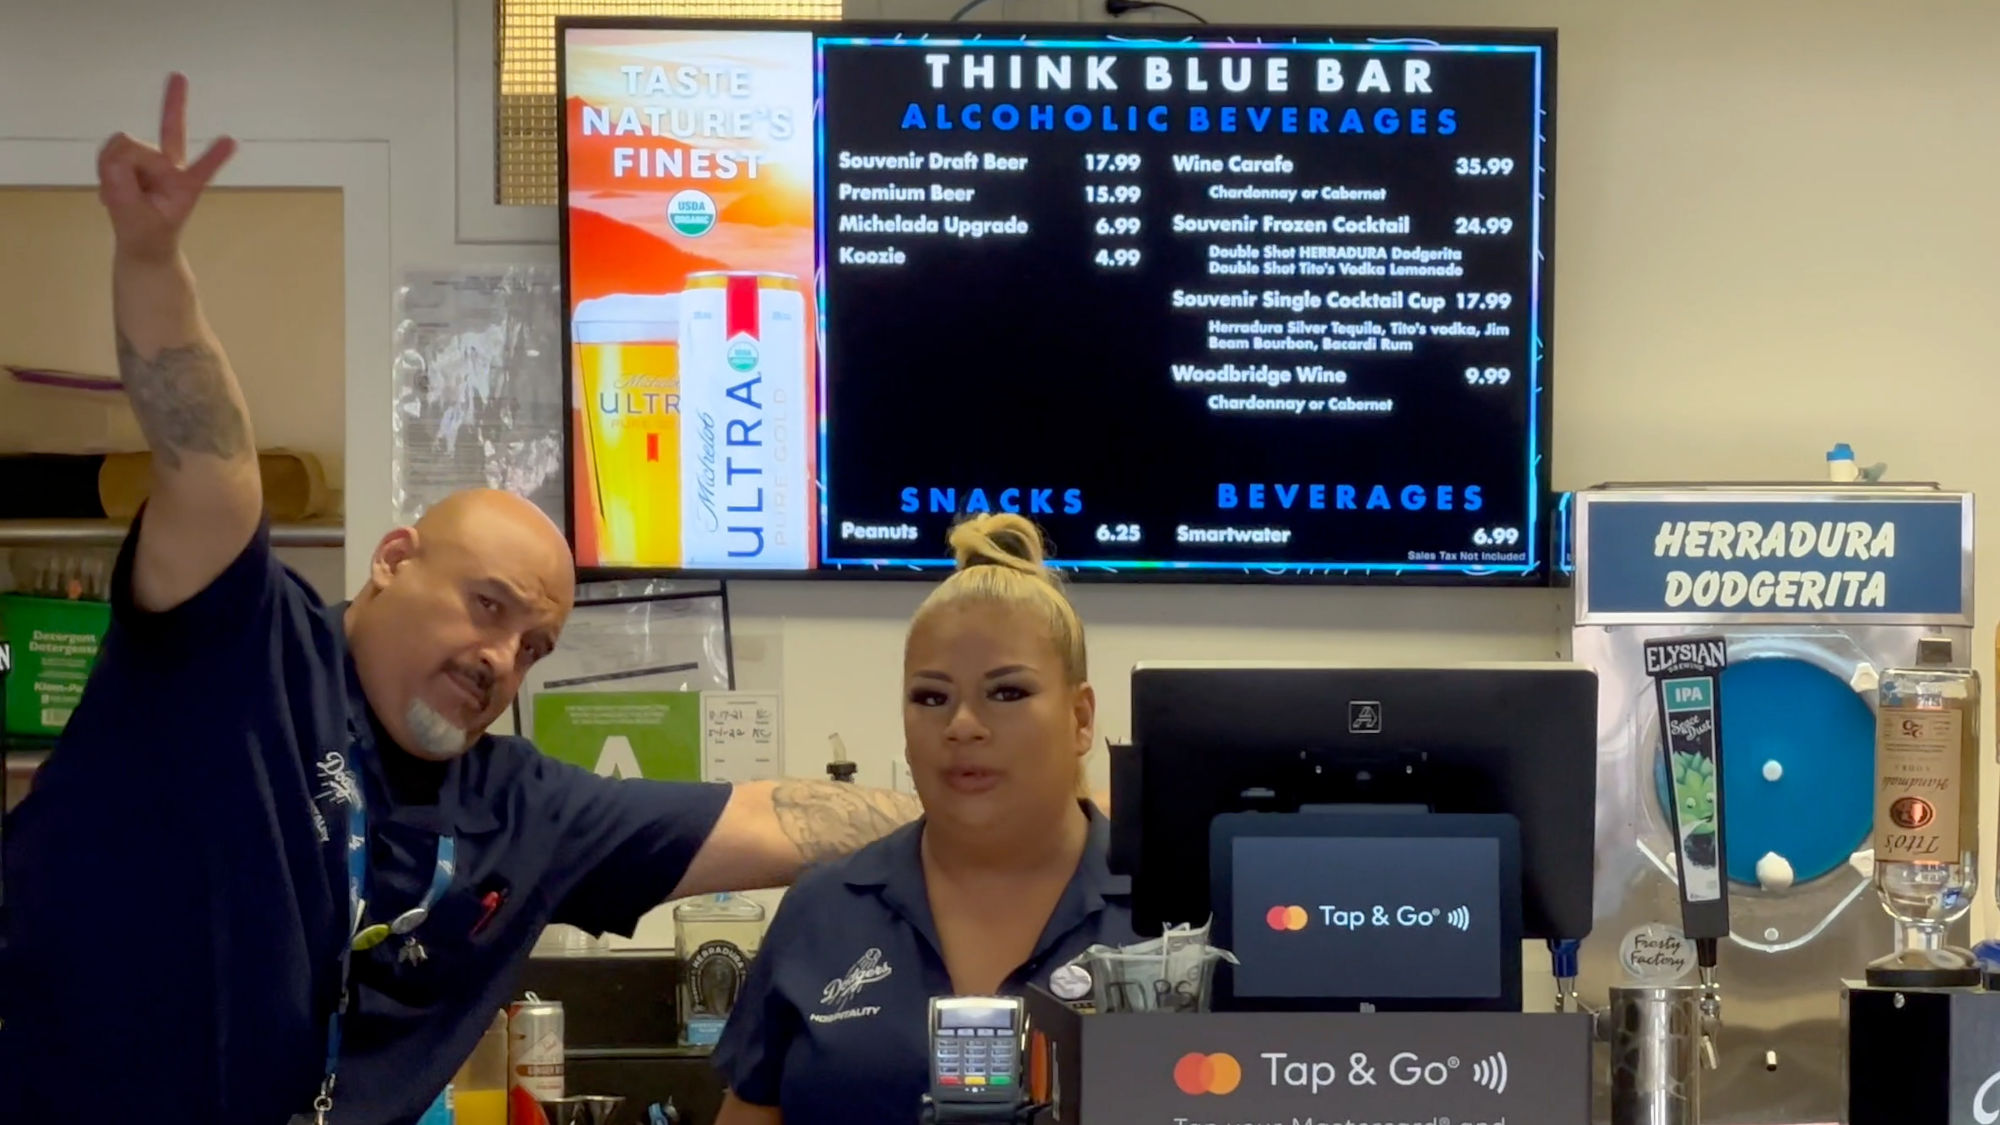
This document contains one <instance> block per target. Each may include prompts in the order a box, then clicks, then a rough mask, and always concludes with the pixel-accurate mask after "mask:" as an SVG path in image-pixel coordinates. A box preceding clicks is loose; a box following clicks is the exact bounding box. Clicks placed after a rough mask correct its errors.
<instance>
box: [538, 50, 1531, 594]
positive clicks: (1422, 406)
mask: <svg viewBox="0 0 2000 1125" xmlns="http://www.w3.org/2000/svg"><path fill="white" fill-rule="evenodd" d="M1132 31H1133V29H1132V28H1125V27H1120V28H1116V29H1110V28H1103V27H1091V26H1085V25H1077V26H1072V27H1068V28H1061V29H1050V30H1046V31H1029V32H1025V33H1024V32H1022V31H1020V30H1018V29H1017V28H1016V27H1015V26H1014V25H1006V26H1004V27H995V26H986V27H978V26H972V25H931V26H890V25H875V24H855V23H848V24H821V25H808V24H771V23H765V24H728V25H725V24H714V23H689V22H635V21H632V20H607V19H577V20H566V21H563V22H562V24H561V25H560V28H559V40H560V49H561V55H562V58H561V65H560V68H559V69H560V73H561V76H562V100H563V105H564V112H563V127H562V161H561V162H562V169H563V177H564V179H563V201H564V205H563V219H564V231H563V259H564V276H565V286H566V293H565V301H566V311H567V324H566V329H567V332H568V342H567V344H568V346H567V348H566V352H567V363H568V381H569V390H568V395H569V404H570V408H571V410H570V414H571V418H570V429H571V432H570V437H569V443H568V445H569V469H570V481H571V490H570V506H571V513H570V514H571V520H570V527H571V534H572V537H573V540H574V546H575V549H576V554H577V559H578V562H579V563H580V564H581V565H582V566H583V567H585V568H586V569H587V570H595V571H600V572H601V571H608V570H643V571H653V572H662V573H682V574H713V575H730V574H736V575H750V574H763V575H771V574H789V575H798V574H806V573H827V572H837V573H847V574H863V575H895V574H904V575H908V574H923V573H926V572H931V573H934V572H935V571H936V570H937V569H939V568H943V567H946V566H949V565H950V561H949V559H948V558H947V556H946V534H947V531H948V529H949V528H950V526H951V525H952V523H953V522H954V521H956V520H958V519H961V518H963V517H964V516H966V515H967V514H969V513H979V512H988V511H1007V512H1019V513H1021V514H1023V515H1025V516H1028V517H1029V518H1031V519H1033V520H1034V521H1035V522H1036V523H1037V524H1039V525H1040V526H1041V527H1042V528H1043V529H1044V531H1045V532H1046V533H1047V534H1048V536H1049V538H1050V541H1051V543H1052V546H1053V548H1054V552H1055V557H1056V561H1057V562H1058V563H1059V564H1060V565H1062V566H1064V567H1065V568H1067V569H1068V570H1069V571H1070V572H1071V573H1072V574H1074V575H1077V576H1080V577H1084V578H1127V579H1132V578H1138V579H1145V578H1155V579H1158V578H1166V579H1176V580H1188V579H1201V578H1211V579H1214V578H1220V579H1229V580H1237V581H1244V580H1249V581H1284V580H1305V581H1398V580H1400V581H1419V582H1479V583H1533V582H1538V581H1544V580H1546V573H1547V559H1546V557H1545V556H1546V544H1545V540H1546V538H1547V537H1546V534H1545V533H1544V530H1543V525H1544V524H1545V522H1546V520H1545V507H1546V501H1547V496H1548V407H1549V383H1550V370H1549V327H1550V308H1549V296H1550V285H1549V277H1548V265H1549V258H1550V252H1551V247H1552V233H1551V213H1550V193H1551V186H1552V183H1553V179H1552V175H1551V172H1552V148H1551V142H1552V140H1553V136H1554V130H1553V126H1554V122H1553V118H1552V114H1551V107H1552V105H1553V100H1554V47H1555V40H1554V35H1553V33H1538V32H1519V31H1504V32H1495V31H1475V30H1459V31H1449V32H1446V31H1437V30H1427V31H1414V30H1413V31H1404V30H1385V29H1370V30H1339V29H1327V28H1314V29H1292V30H1286V31H1275V30H1261V31H1260V30H1246V29H1229V28H1216V27H1201V28H1199V29H1198V30H1196V31H1195V32H1193V33H1191V34H1190V33H1184V32H1183V30H1182V29H1180V28H1175V29H1173V31H1172V33H1171V34H1172V35H1173V36H1174V37H1173V38H1163V39H1147V38H1132V37H1130V33H1131V32H1132Z"/></svg>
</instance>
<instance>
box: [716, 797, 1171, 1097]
mask: <svg viewBox="0 0 2000 1125" xmlns="http://www.w3.org/2000/svg"><path fill="white" fill-rule="evenodd" d="M1086 809H1087V810H1088V812H1089V814H1090V836H1089V839H1088V841H1087V843H1086V844H1085V846H1084V850H1083V858H1082V859H1081V860H1080V861H1079V862H1078V864H1077V868H1076V874H1075V875H1074V876H1073V877H1071V879H1070V881H1069V886H1068V887H1067V888H1066V889H1065V890H1064V891H1063V895H1062V898H1061V900H1059V901H1058V902H1057V903H1056V908H1055V911H1054V912H1053V913H1052V914H1050V915H1049V920H1048V924H1047V925H1045V926H1044V927H1043V928H1042V936H1041V939H1040V940H1039V941H1037V942H1036V943H1035V950H1034V952H1033V953H1032V954H1030V955H1029V957H1028V960H1027V962H1026V963H1024V964H1023V965H1022V966H1021V967H1020V968H1019V969H1017V970H1015V972H1014V973H1013V974H1012V975H1010V976H1009V977H1008V978H1007V981H1006V983H1005V984H1004V985H1003V986H1002V991H1003V992H1006V993H1009V994H1019V993H1021V992H1023V991H1025V990H1026V989H1027V987H1028V985H1030V984H1039V985H1042V986H1043V987H1047V985H1048V980H1049V973H1050V972H1051V971H1052V970H1054V969H1055V968H1057V967H1058V966H1060V965H1062V964H1064V963H1066V962H1068V961H1069V960H1071V959H1072V958H1074V957H1075V956H1076V955H1078V954H1079V953H1082V952H1083V951H1084V950H1085V949H1087V948H1089V947H1090V946H1092V945H1095V944H1098V943H1103V944H1107V945H1124V944H1129V943H1131V942H1132V941H1134V940H1136V938H1135V936H1134V934H1133V932H1132V910H1131V899H1130V881H1129V880H1128V879H1126V878H1125V877H1124V876H1118V875H1113V874H1111V871H1110V868H1109V867H1108V866H1106V861H1105V856H1106V854H1107V851H1108V848H1109V844H1110V827H1111V825H1110V821H1108V820H1106V819H1104V817H1103V815H1102V814H1101V813H1099V812H1098V811H1097V810H1096V809H1095V808H1093V807H1090V806H1088V805H1086ZM922 839H923V822H922V821H918V822H916V823H914V824H909V825H905V826H904V827H902V828H900V829H898V830H896V831H895V832H893V833H891V834H890V835H888V836H886V837H884V838H883V839H881V840H878V841H876V842H875V843H874V844H871V845H869V846H868V847H866V848H863V849H861V850H860V851H858V852H856V853H854V854H853V855H851V856H848V857H846V858H844V859H839V860H835V861H833V862H832V863H829V864H826V865H824V866H822V867H818V868H815V869H814V870H812V871H810V872H807V873H806V874H805V875H804V876H803V877H801V878H800V879H799V882H798V885H797V886H795V887H793V888H792V889H791V890H790V891H788V892H786V894H785V898H784V901H783V902H782V903H781V904H780V905H779V907H778V913H777V917H775V918H773V919H772V920H771V930H770V933H768V934H767V935H765V938H764V946H763V949H762V951H761V952H760V953H759V954H758V955H757V960H756V962H755V963H754V964H753V965H752V966H751V968H750V972H749V976H748V979H747V980H746V981H745V982H744V986H743V992H742V994H741V995H740V996H738V997H737V1001H736V1008H735V1010H734V1011H733V1012H732V1013H731V1015H730V1018H729V1026H728V1027H727V1028H726V1029H725V1030H724V1031H723V1033H722V1040H721V1042H720V1043H718V1044H717V1045H716V1048H715V1065H716V1068H717V1069H718V1070H720V1071H721V1072H722V1078H723V1081H724V1082H725V1083H727V1084H728V1086H729V1089H730V1090H731V1091H732V1092H734V1093H735V1094H736V1096H737V1097H738V1098H741V1099H742V1100H744V1101H746V1102H749V1103H751V1104H753V1105H765V1106H777V1107H779V1109H780V1111H781V1113H782V1116H783V1117H784V1121H785V1125H884V1123H886V1122H899V1121H915V1120H917V1114H918V1107H919V1105H920V1103H921V1099H922V1098H923V1095H924V1093H925V1092H926V1091H927V1090H928V1089H929V1088H930V1069H929V1067H930V1063H929V1058H930V1055H929V1041H928V1035H929V1026H928V1024H929V1016H930V998H931V997H933V996H949V995H951V994H952V984H951V974H950V973H949V972H948V971H947V970H946V969H945V964H944V957H943V956H942V954H941V953H940V952H939V950H940V948H941V943H940V942H939V941H938V936H937V927H936V925H935V923H934V922H933V920H932V918H931V907H930V895H929V893H928V892H927V891H926V890H925V887H924V868H923V859H922V856H921V853H920V851H919V845H920V842H921V840H922Z"/></svg>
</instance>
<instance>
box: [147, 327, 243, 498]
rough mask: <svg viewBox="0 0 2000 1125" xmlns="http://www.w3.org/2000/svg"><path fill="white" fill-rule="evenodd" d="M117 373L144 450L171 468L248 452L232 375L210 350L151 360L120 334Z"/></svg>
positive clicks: (187, 349) (173, 352)
mask: <svg viewBox="0 0 2000 1125" xmlns="http://www.w3.org/2000/svg"><path fill="white" fill-rule="evenodd" d="M118 371H119V373H120V374H121V375H123V376H124V377H125V394H126V396H127V397H128V398H130V399H131V400H132V413H133V414H135V415H137V416H138V419H139V428H140V429H141V430H142V431H144V432H145V435H146V444H147V445H149V446H151V447H152V450H153V456H155V457H157V458H159V459H160V462H161V464H163V465H165V466H166V467H167V468H169V469H178V468H180V467H181V454H182V453H184V452H186V453H206V454H208V455H210V456H213V457H220V458H222V459H223V460H225V461H228V460H233V459H235V458H237V457H241V456H243V455H244V454H246V453H248V452H249V449H250V430H249V427H248V425H246V424H245V420H244V418H243V412H242V410H240V409H238V407H237V405H236V403H235V401H234V400H233V399H232V398H231V396H230V393H229V390H230V387H229V370H228V369H227V368H226V367H224V366H223V360H222V357H221V356H220V355H218V354H216V352H215V350H214V349H213V348H210V347H209V346H208V345H207V344H202V343H195V344H186V345H182V346H178V347H171V348H161V349H160V351H159V353H158V354H156V355H154V356H153V357H152V358H150V359H149V358H147V357H145V356H142V355H140V354H139V350H138V349H137V348H135V347H133V346H132V341H131V340H129V339H127V338H126V336H125V333H123V332H120V333H118Z"/></svg>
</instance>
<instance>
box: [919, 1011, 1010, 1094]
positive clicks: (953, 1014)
mask: <svg viewBox="0 0 2000 1125" xmlns="http://www.w3.org/2000/svg"><path fill="white" fill-rule="evenodd" d="M1022 1020H1023V1011H1022V1007H1021V1000H1020V998H1019V997H1015V996H933V997H931V1017H930V1032H931V1036H930V1038H931V1089H930V1093H929V1094H928V1095H927V1096H926V1097H925V1099H924V1101H925V1106H924V1119H925V1120H926V1121H931V1122H953V1121H1011V1120H1014V1118H1015V1116H1016V1113H1017V1111H1018V1110H1019V1109H1020V1108H1021V1105H1022V1091H1021V1031H1022Z"/></svg>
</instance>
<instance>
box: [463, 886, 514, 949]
mask: <svg viewBox="0 0 2000 1125" xmlns="http://www.w3.org/2000/svg"><path fill="white" fill-rule="evenodd" d="M506 904H507V886H506V884H504V883H496V884H494V885H492V886H489V887H487V888H486V893H485V894H482V895H480V896H479V920H478V921H477V922H474V923H473V924H472V932H471V933H469V934H468V935H466V936H468V937H478V936H479V935H480V934H482V933H485V932H486V927H487V926H489V925H491V924H492V922H493V918H494V916H495V915H497V914H499V913H500V908H501V907H502V906H505V905H506Z"/></svg>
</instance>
